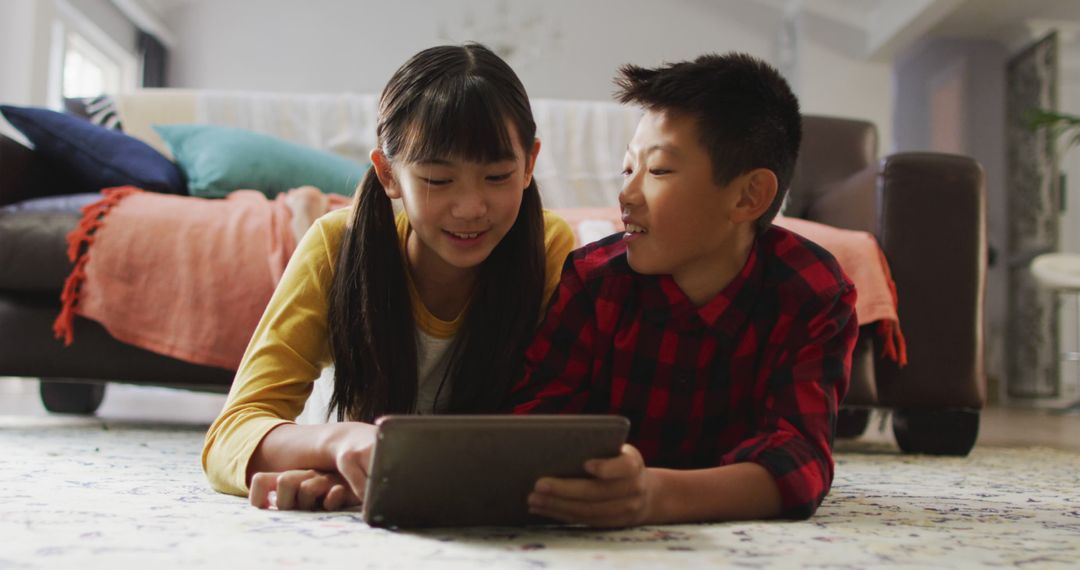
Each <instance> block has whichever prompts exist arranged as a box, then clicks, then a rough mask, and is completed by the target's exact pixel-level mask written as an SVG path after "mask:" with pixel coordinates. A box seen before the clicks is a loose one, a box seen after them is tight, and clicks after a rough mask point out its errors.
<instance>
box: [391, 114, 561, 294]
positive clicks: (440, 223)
mask: <svg viewBox="0 0 1080 570" xmlns="http://www.w3.org/2000/svg"><path fill="white" fill-rule="evenodd" d="M508 134H509V135H510V139H511V140H512V141H514V157H513V158H508V159H507V160H502V161H498V162H486V163H479V162H471V161H464V160H456V159H455V160H447V159H444V158H434V157H433V158H431V159H423V160H419V161H417V162H412V163H390V162H389V161H387V159H386V157H385V155H383V154H382V153H381V151H379V150H378V149H376V150H374V151H372V153H371V162H372V165H373V166H374V167H375V169H376V174H377V175H378V176H379V180H380V181H381V182H382V184H383V188H385V189H386V193H387V195H388V196H390V197H391V198H395V199H396V198H401V200H402V203H403V205H404V207H405V212H406V215H407V216H409V224H410V225H411V227H412V234H411V235H410V236H409V242H408V247H407V250H408V257H409V262H410V264H411V266H412V267H413V270H414V271H417V270H419V271H421V272H426V271H428V270H435V271H439V272H445V271H450V272H451V273H453V270H454V269H459V270H460V269H470V270H471V269H473V268H475V267H476V266H478V265H480V264H481V263H482V262H483V261H484V260H485V259H487V257H488V255H490V254H491V252H492V251H493V250H494V249H495V246H496V245H498V244H499V241H501V240H502V238H503V236H505V235H506V234H507V232H509V231H510V228H511V227H512V226H513V225H514V222H515V221H516V220H517V215H518V209H519V208H520V206H521V198H522V194H523V193H524V190H525V188H526V187H527V186H528V185H529V184H530V183H531V182H532V172H533V167H534V165H535V164H536V155H537V153H539V151H540V142H539V141H535V142H534V143H533V145H532V148H530V149H523V148H521V143H519V142H518V136H517V130H516V129H515V128H514V125H513V124H512V123H511V124H510V125H509V133H508Z"/></svg>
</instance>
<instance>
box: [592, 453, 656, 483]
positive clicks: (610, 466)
mask: <svg viewBox="0 0 1080 570" xmlns="http://www.w3.org/2000/svg"><path fill="white" fill-rule="evenodd" d="M644 467H645V462H644V461H643V460H642V459H641V454H640V453H638V450H637V449H635V448H634V447H633V446H632V445H623V446H622V451H621V452H620V453H619V456H618V457H612V458H611V459H590V460H589V461H586V462H585V470H586V471H588V472H589V474H591V475H592V476H593V477H596V478H598V479H621V478H624V477H634V476H636V475H637V473H638V472H639V471H641V469H643V468H644Z"/></svg>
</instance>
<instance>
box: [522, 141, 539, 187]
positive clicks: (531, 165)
mask: <svg viewBox="0 0 1080 570" xmlns="http://www.w3.org/2000/svg"><path fill="white" fill-rule="evenodd" d="M539 155H540V139H533V145H532V148H531V149H529V153H528V154H527V155H525V186H526V187H528V186H529V184H532V177H533V170H535V169H536V157H537V156H539Z"/></svg>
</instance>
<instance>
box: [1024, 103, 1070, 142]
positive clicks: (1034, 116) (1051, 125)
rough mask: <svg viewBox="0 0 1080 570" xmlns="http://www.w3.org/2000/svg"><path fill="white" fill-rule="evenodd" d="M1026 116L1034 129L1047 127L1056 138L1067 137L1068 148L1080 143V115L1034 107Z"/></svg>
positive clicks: (1029, 124)
mask: <svg viewBox="0 0 1080 570" xmlns="http://www.w3.org/2000/svg"><path fill="white" fill-rule="evenodd" d="M1026 118H1027V124H1028V128H1030V129H1031V130H1033V131H1034V130H1038V129H1043V128H1045V129H1049V131H1050V133H1051V134H1052V135H1053V136H1054V138H1062V137H1066V140H1065V148H1066V149H1070V148H1072V147H1074V146H1078V145H1080V116H1078V115H1070V114H1068V113H1060V112H1058V111H1050V110H1047V109H1032V110H1031V111H1030V112H1029V113H1028V115H1027V117H1026Z"/></svg>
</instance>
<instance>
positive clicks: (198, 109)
mask: <svg viewBox="0 0 1080 570" xmlns="http://www.w3.org/2000/svg"><path fill="white" fill-rule="evenodd" d="M117 102H118V107H119V109H120V114H121V119H122V120H123V122H124V128H125V131H126V132H127V133H128V134H131V135H132V136H135V137H136V138H140V139H142V140H144V141H146V142H147V143H149V144H150V145H151V146H154V147H155V148H157V149H158V150H160V151H162V152H163V153H165V154H166V155H168V150H167V149H166V148H165V147H164V145H163V144H162V142H161V140H160V139H159V138H158V137H157V135H156V134H155V133H154V132H153V130H152V129H151V128H150V127H151V125H154V124H177V123H206V124H215V125H224V126H231V127H237V128H242V129H248V130H252V131H256V132H260V133H264V134H269V135H273V136H276V137H279V138H283V139H285V140H289V141H292V142H296V143H300V144H304V145H307V146H310V147H313V148H318V149H322V150H327V151H330V152H334V153H336V154H339V155H341V156H344V157H346V158H349V159H352V160H355V161H358V162H367V160H368V158H367V156H368V152H370V150H371V149H372V148H373V147H374V145H375V120H376V113H377V110H378V96H376V95H371V94H352V93H340V94H296V93H269V92H242V91H214V90H185V89H145V90H140V91H136V92H134V93H131V94H126V95H121V96H118V97H117ZM532 107H533V115H534V117H535V119H536V125H537V136H538V137H539V138H540V140H541V150H540V157H539V159H538V161H537V166H536V180H537V184H539V186H540V192H541V195H542V196H543V199H544V205H545V206H546V207H548V208H572V207H603V206H616V205H618V199H617V195H618V192H619V188H620V185H621V184H622V176H621V174H620V171H621V165H622V157H623V153H624V152H625V149H626V144H627V143H628V142H629V141H630V137H631V136H633V133H634V128H635V127H636V125H637V120H638V118H639V117H640V112H639V111H638V110H636V109H633V108H630V107H625V106H621V105H618V104H615V103H611V102H604V101H564V100H555V99H534V100H533V101H532Z"/></svg>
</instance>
